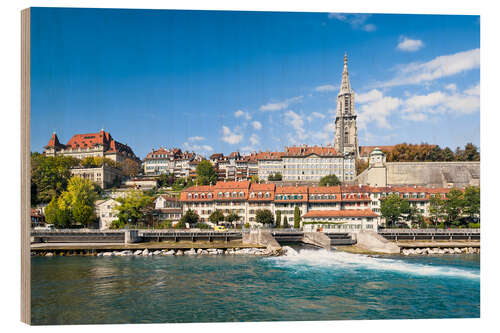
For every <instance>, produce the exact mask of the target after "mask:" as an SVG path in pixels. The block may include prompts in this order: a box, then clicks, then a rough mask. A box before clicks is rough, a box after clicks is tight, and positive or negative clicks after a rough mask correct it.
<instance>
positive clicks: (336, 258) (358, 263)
mask: <svg viewBox="0 0 500 333" xmlns="http://www.w3.org/2000/svg"><path fill="white" fill-rule="evenodd" d="M285 249H286V250H287V254H286V255H285V256H281V257H273V258H269V260H272V261H274V262H275V263H276V264H277V265H279V266H282V267H286V266H294V267H300V266H302V267H304V268H306V267H311V266H313V267H324V268H331V269H343V270H349V269H350V270H356V269H368V270H381V271H393V272H400V273H407V274H412V275H422V276H433V275H434V276H449V277H459V278H466V279H477V280H479V278H480V274H479V270H477V269H476V270H468V269H462V268H454V267H448V266H433V265H427V264H420V263H411V262H408V261H406V260H404V259H392V258H382V257H374V256H370V255H363V254H351V253H347V252H341V251H326V250H309V249H302V250H299V251H296V250H295V249H293V248H291V247H288V246H286V247H285Z"/></svg>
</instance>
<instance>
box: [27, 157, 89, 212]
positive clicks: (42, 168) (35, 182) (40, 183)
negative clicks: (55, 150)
mask: <svg viewBox="0 0 500 333" xmlns="http://www.w3.org/2000/svg"><path fill="white" fill-rule="evenodd" d="M79 163H80V161H79V160H78V159H76V158H73V157H68V156H55V157H54V156H45V155H43V154H39V153H32V154H31V184H32V186H31V190H32V192H31V195H32V198H31V200H32V203H33V204H37V203H48V202H50V201H51V200H52V198H53V197H57V196H59V195H60V194H61V193H62V192H63V191H64V190H66V187H67V185H68V180H69V179H70V178H71V171H70V169H71V168H72V167H75V166H78V165H79Z"/></svg>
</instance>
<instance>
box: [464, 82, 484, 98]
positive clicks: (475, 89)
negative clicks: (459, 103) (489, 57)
mask: <svg viewBox="0 0 500 333" xmlns="http://www.w3.org/2000/svg"><path fill="white" fill-rule="evenodd" d="M480 90H481V87H480V86H479V83H478V84H476V85H475V86H473V87H471V88H469V89H466V90H465V91H464V92H465V94H466V95H472V96H479V93H480Z"/></svg>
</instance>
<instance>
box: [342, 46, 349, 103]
mask: <svg viewBox="0 0 500 333" xmlns="http://www.w3.org/2000/svg"><path fill="white" fill-rule="evenodd" d="M350 92H351V82H350V81H349V72H348V70H347V53H344V70H343V72H342V83H341V84H340V94H346V93H350Z"/></svg>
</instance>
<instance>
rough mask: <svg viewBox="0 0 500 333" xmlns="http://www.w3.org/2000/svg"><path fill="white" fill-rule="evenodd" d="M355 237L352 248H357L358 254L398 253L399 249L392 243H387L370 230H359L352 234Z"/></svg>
mask: <svg viewBox="0 0 500 333" xmlns="http://www.w3.org/2000/svg"><path fill="white" fill-rule="evenodd" d="M353 235H354V237H356V245H354V246H352V247H353V248H358V249H360V250H361V251H360V252H373V253H385V254H396V253H400V248H399V246H397V245H396V244H394V243H393V242H390V241H388V240H387V239H385V238H384V237H382V236H380V235H379V234H377V233H376V232H375V231H371V230H360V231H359V232H358V233H356V234H353Z"/></svg>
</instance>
